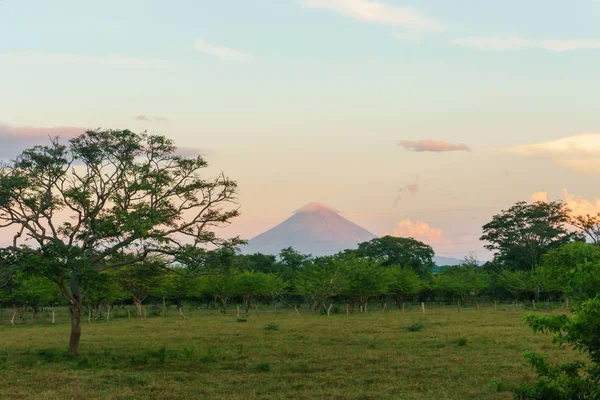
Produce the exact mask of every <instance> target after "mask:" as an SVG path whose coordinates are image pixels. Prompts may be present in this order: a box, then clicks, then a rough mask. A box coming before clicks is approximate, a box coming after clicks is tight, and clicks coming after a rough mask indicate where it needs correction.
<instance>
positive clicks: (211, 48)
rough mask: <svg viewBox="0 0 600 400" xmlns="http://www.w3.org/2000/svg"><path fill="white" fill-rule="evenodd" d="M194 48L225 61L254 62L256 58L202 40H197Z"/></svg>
mask: <svg viewBox="0 0 600 400" xmlns="http://www.w3.org/2000/svg"><path fill="white" fill-rule="evenodd" d="M194 47H195V48H196V49H197V50H199V51H201V52H202V53H204V54H208V55H210V56H213V57H217V58H220V59H221V60H225V61H237V62H249V61H252V60H254V56H253V55H252V54H249V53H244V52H243V51H240V50H237V49H232V48H229V47H224V46H218V45H214V44H209V43H207V42H205V41H204V40H202V39H198V40H196V43H195V44H194Z"/></svg>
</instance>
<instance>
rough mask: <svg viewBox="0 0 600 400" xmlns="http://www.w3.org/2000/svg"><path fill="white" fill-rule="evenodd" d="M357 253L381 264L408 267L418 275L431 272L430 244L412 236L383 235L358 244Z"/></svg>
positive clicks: (431, 253)
mask: <svg viewBox="0 0 600 400" xmlns="http://www.w3.org/2000/svg"><path fill="white" fill-rule="evenodd" d="M357 254H358V255H359V256H361V257H367V258H369V259H370V260H373V261H377V262H379V263H380V265H382V266H385V267H387V266H398V267H403V268H410V269H412V270H414V271H415V272H416V273H418V274H419V275H420V276H422V277H423V276H426V275H428V274H429V273H431V270H432V269H433V267H434V265H435V264H434V262H433V256H434V255H435V253H434V251H433V249H432V248H431V246H429V245H427V244H425V243H423V242H420V241H418V240H416V239H413V238H402V237H394V236H384V237H381V238H376V239H373V240H371V241H368V242H364V243H360V244H359V245H358V251H357Z"/></svg>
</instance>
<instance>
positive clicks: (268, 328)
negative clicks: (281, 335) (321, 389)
mask: <svg viewBox="0 0 600 400" xmlns="http://www.w3.org/2000/svg"><path fill="white" fill-rule="evenodd" d="M278 330H279V325H277V324H276V323H274V322H269V323H268V324H267V325H266V326H265V331H278Z"/></svg>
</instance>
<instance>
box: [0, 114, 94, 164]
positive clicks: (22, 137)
mask: <svg viewBox="0 0 600 400" xmlns="http://www.w3.org/2000/svg"><path fill="white" fill-rule="evenodd" d="M86 129H87V128H82V127H74V126H56V127H34V126H13V125H10V124H7V123H3V122H0V159H9V158H12V157H16V156H18V155H19V154H20V153H21V152H22V151H23V150H25V149H28V148H30V147H33V146H37V145H41V144H45V143H48V141H49V140H50V138H53V137H57V136H58V137H61V138H65V139H68V138H72V137H75V136H77V135H80V134H82V133H83V132H85V131H86Z"/></svg>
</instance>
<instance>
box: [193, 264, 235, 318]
mask: <svg viewBox="0 0 600 400" xmlns="http://www.w3.org/2000/svg"><path fill="white" fill-rule="evenodd" d="M236 280H237V277H236V275H235V274H234V273H233V272H230V273H222V274H215V275H209V276H206V277H204V279H203V283H202V286H203V288H204V291H205V293H206V294H208V295H210V296H212V297H214V299H215V300H216V301H217V302H219V310H220V312H221V313H223V314H226V313H227V303H228V302H229V299H231V298H232V297H234V296H237V295H238V294H239V287H238V286H237V282H236Z"/></svg>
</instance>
